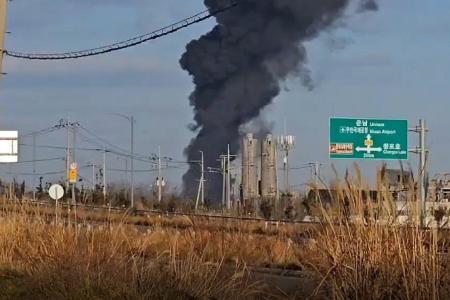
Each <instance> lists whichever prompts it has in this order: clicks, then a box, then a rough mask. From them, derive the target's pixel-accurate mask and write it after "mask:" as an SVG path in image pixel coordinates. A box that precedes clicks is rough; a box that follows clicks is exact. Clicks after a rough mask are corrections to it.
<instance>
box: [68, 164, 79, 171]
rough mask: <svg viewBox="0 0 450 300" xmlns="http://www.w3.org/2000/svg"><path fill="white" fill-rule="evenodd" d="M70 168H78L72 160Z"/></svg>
mask: <svg viewBox="0 0 450 300" xmlns="http://www.w3.org/2000/svg"><path fill="white" fill-rule="evenodd" d="M70 169H71V170H77V169H78V164H77V163H76V162H73V163H71V164H70Z"/></svg>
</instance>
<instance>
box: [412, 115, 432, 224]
mask: <svg viewBox="0 0 450 300" xmlns="http://www.w3.org/2000/svg"><path fill="white" fill-rule="evenodd" d="M409 131H412V132H415V133H418V134H419V146H417V147H416V148H414V149H412V150H410V152H413V153H416V154H418V155H419V169H418V174H417V175H418V176H417V177H418V187H417V190H418V197H417V198H418V199H417V203H418V211H419V212H420V226H421V227H424V226H425V218H426V200H427V199H426V198H427V191H426V186H427V183H426V181H427V176H426V175H427V174H428V172H427V157H428V153H429V149H428V147H427V132H428V128H427V126H426V121H425V120H423V119H420V120H419V125H418V126H416V127H415V128H411V129H410V130H409ZM419 203H420V206H419Z"/></svg>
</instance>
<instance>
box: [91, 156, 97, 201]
mask: <svg viewBox="0 0 450 300" xmlns="http://www.w3.org/2000/svg"><path fill="white" fill-rule="evenodd" d="M95 181H96V180H95V164H94V163H92V194H94V192H95ZM92 200H93V199H92Z"/></svg>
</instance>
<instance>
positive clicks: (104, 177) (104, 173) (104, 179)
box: [103, 147, 106, 204]
mask: <svg viewBox="0 0 450 300" xmlns="http://www.w3.org/2000/svg"><path fill="white" fill-rule="evenodd" d="M103 203H105V204H106V147H105V148H103Z"/></svg>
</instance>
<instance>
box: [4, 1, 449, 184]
mask: <svg viewBox="0 0 450 300" xmlns="http://www.w3.org/2000/svg"><path fill="white" fill-rule="evenodd" d="M203 9H204V7H203V5H202V2H201V1H193V0H192V1H191V0H188V1H181V0H170V1H168V0H165V1H159V0H154V1H144V0H142V1H138V0H132V1H119V0H115V1H113V0H105V1H100V0H99V1H88V0H82V1H80V0H78V1H69V0H60V1H55V0H28V1H14V2H12V3H11V4H10V11H9V25H8V30H9V31H11V32H12V34H11V35H8V37H7V43H6V45H7V48H8V49H11V50H18V51H25V52H27V51H30V52H33V51H35V52H54V51H64V50H76V49H83V48H89V47H92V46H98V45H102V44H107V43H110V42H112V41H117V40H122V39H126V38H128V37H131V36H134V35H137V34H141V33H145V32H148V31H152V30H154V29H157V28H159V27H162V26H165V25H167V24H170V23H172V22H174V21H177V20H179V19H182V18H184V17H187V16H190V15H192V14H194V13H196V12H198V11H201V10H203ZM449 9H450V3H447V2H446V1H441V0H430V1H426V2H424V1H421V0H397V1H388V0H385V1H380V11H378V12H375V13H374V12H370V13H364V14H359V15H350V14H349V15H348V17H346V18H345V19H344V20H343V21H342V24H339V25H340V26H339V28H336V29H334V30H332V31H328V32H324V33H323V34H322V35H321V36H320V37H319V38H317V39H316V40H313V41H310V42H309V43H308V45H307V48H308V55H309V64H308V66H309V68H310V69H311V71H312V76H313V79H314V81H315V84H316V86H317V87H316V89H314V90H313V91H307V90H306V89H305V88H303V87H302V85H301V81H300V79H297V78H291V79H290V80H288V82H286V83H285V86H286V89H285V91H284V92H283V93H282V94H281V96H280V97H278V98H277V99H276V101H275V103H274V104H273V105H272V106H270V107H269V108H268V109H266V111H265V112H264V115H263V117H264V118H265V119H267V120H268V121H269V122H274V124H275V128H274V130H275V133H279V132H281V130H282V124H283V118H286V119H287V124H288V129H289V131H290V133H292V134H294V135H296V136H297V141H298V146H297V148H296V150H295V154H294V163H293V164H294V165H301V164H304V163H307V162H310V161H315V160H318V161H320V162H322V163H324V164H325V165H328V166H329V165H330V164H331V161H329V160H328V145H327V143H328V132H327V131H328V118H329V117H331V116H349V117H373V118H401V119H405V118H406V119H409V121H410V122H411V125H414V123H415V122H416V121H417V120H418V119H419V118H421V117H423V118H425V119H427V120H428V122H429V127H430V129H431V132H430V147H431V161H430V166H431V170H432V172H433V173H434V172H443V171H446V170H450V166H449V164H448V163H446V161H447V160H448V159H447V153H448V151H449V150H450V139H449V138H448V134H447V131H448V129H447V128H449V127H450V119H449V118H448V116H447V115H448V111H449V108H450V104H449V102H448V100H447V99H446V97H447V96H448V95H449V94H450V93H449V92H450V86H449V84H448V81H449V78H450V77H449V75H450V74H449V70H450V57H449V55H448V53H450V39H449V38H448V33H449V32H450V19H449V18H448V11H449ZM212 26H213V21H208V22H205V23H202V24H198V25H195V26H193V27H190V28H188V29H187V30H184V31H182V32H178V33H176V34H174V35H172V36H170V37H166V38H162V39H159V40H157V41H154V42H151V43H148V44H145V45H143V46H140V47H137V48H133V49H128V50H124V51H121V52H118V53H113V54H108V55H105V56H101V57H93V58H87V59H83V60H74V61H65V62H51V63H49V62H30V61H20V60H16V59H12V58H7V59H6V61H5V65H4V68H5V70H4V71H5V72H8V75H7V76H6V77H4V79H3V80H2V81H1V83H0V90H1V92H0V126H1V128H4V129H19V130H20V131H21V132H24V133H26V132H30V131H33V130H38V129H42V128H46V127H49V126H51V125H53V124H55V123H57V121H58V120H59V119H61V118H66V117H67V114H70V117H71V119H73V120H76V121H79V122H80V123H82V124H83V125H84V126H85V127H87V128H89V129H91V130H92V131H94V132H95V133H97V134H99V135H101V136H102V137H104V138H105V139H107V140H109V141H111V142H112V143H114V144H117V145H118V146H120V147H122V148H128V131H129V129H128V124H127V122H126V121H125V120H123V119H120V118H117V117H114V116H111V115H107V114H106V113H111V112H121V113H125V114H133V115H134V116H135V118H136V119H137V122H138V123H137V131H136V140H137V146H136V148H137V149H136V151H137V152H139V153H142V154H149V153H154V152H156V151H157V148H158V145H160V146H161V148H162V151H163V154H164V155H167V156H171V157H174V158H176V159H178V160H179V159H182V158H183V156H182V151H183V148H184V147H185V146H186V145H187V143H188V141H189V139H190V138H191V137H193V133H191V132H189V130H188V129H187V125H188V124H189V123H190V122H191V119H192V110H191V108H190V107H189V105H188V99H187V98H188V95H189V93H190V91H191V90H192V89H193V86H192V84H191V79H190V78H189V76H188V75H187V74H186V73H184V72H183V71H182V70H181V68H180V67H179V64H178V60H179V57H180V56H181V54H182V53H183V51H184V47H185V45H186V44H187V43H188V42H189V41H190V40H191V39H194V38H197V37H199V36H200V35H201V34H203V33H205V32H207V31H208V30H209V29H210V28H211V27H212ZM415 138H416V137H415V136H414V135H411V143H410V144H411V146H414V145H415V141H416V139H415ZM24 142H26V143H31V141H30V140H25V141H24ZM39 143H40V144H43V145H63V143H64V135H63V133H58V134H54V135H49V136H47V137H43V138H42V139H40V140H39ZM81 143H82V140H81V139H80V144H81ZM82 145H84V146H89V144H87V143H83V144H82ZM21 150H22V158H23V159H25V160H26V159H30V158H31V151H30V149H29V148H27V147H23V148H22V149H21ZM63 155H64V152H61V151H48V150H44V149H40V150H39V157H55V156H63ZM77 156H78V157H79V159H78V160H79V163H80V164H84V163H85V162H87V161H96V162H100V160H101V155H100V154H99V153H96V154H92V153H82V152H78V153H77ZM412 158H413V159H412V160H411V164H412V165H413V166H414V167H415V164H416V161H415V159H414V156H412ZM109 161H110V162H111V165H112V166H113V167H117V168H122V166H123V165H124V163H123V162H121V161H120V160H118V159H117V158H116V157H115V156H111V157H109ZM335 163H336V165H337V166H338V168H339V169H340V170H345V167H347V166H351V162H348V161H346V162H335ZM378 164H379V163H361V166H362V168H363V170H364V173H365V174H366V175H367V176H368V178H373V173H374V172H375V171H374V170H375V167H376V166H377V165H378ZM148 167H149V166H148V165H145V164H139V163H137V166H136V168H138V169H143V168H148ZM9 168H10V167H8V166H0V169H1V171H7V170H8V169H9ZM11 168H12V170H13V171H17V172H28V171H30V166H29V165H20V166H12V167H11ZM63 168H64V162H62V161H61V162H56V163H51V164H50V163H46V164H41V165H40V166H39V170H40V171H42V172H45V171H53V170H60V169H63ZM327 170H328V171H329V167H324V174H330V172H327ZM182 172H183V170H182V169H175V170H171V171H169V172H168V174H167V176H168V177H169V179H170V181H171V182H172V183H173V184H174V185H176V184H179V183H180V177H181V174H182ZM88 174H89V172H88V171H86V174H85V176H88ZM111 175H112V176H113V179H116V180H119V179H121V178H123V176H122V175H120V173H117V174H114V175H113V174H111ZM293 175H294V176H295V177H294V178H295V184H301V183H302V182H304V181H305V180H307V178H308V176H309V174H308V172H307V171H302V172H299V171H295V172H294V173H293ZM136 177H137V178H138V180H139V182H141V183H144V182H150V181H151V180H153V179H154V174H145V176H144V175H137V176H136Z"/></svg>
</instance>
